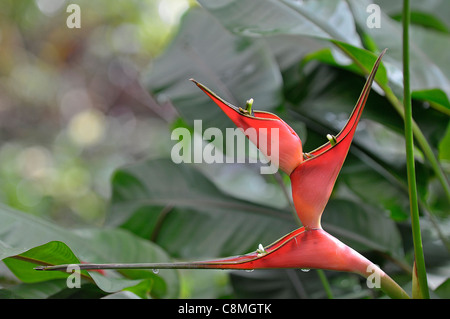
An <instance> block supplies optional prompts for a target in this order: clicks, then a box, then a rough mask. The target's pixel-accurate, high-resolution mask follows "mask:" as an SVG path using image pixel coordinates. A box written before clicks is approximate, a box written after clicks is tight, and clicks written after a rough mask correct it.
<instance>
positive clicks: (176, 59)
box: [142, 7, 282, 128]
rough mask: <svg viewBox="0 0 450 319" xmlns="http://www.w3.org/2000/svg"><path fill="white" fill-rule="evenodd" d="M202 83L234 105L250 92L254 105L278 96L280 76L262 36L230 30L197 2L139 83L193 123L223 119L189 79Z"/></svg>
mask: <svg viewBox="0 0 450 319" xmlns="http://www.w3.org/2000/svg"><path fill="white" fill-rule="evenodd" d="M190 78H194V79H195V80H197V81H199V82H202V83H205V84H207V85H208V87H210V88H211V89H212V90H214V91H215V92H216V93H217V94H219V95H221V96H222V97H224V98H225V99H227V100H228V101H230V102H231V103H233V104H235V105H245V101H247V100H248V99H249V98H254V100H255V106H256V105H257V108H258V109H266V110H267V109H271V108H274V107H276V106H277V105H278V104H279V103H280V102H281V84H282V83H281V76H280V73H279V70H278V67H277V64H276V61H275V60H274V58H273V56H272V55H271V54H270V53H269V52H268V50H267V47H266V43H265V42H264V41H263V40H258V39H250V38H245V37H239V36H235V35H233V34H231V33H230V32H229V31H227V30H226V29H225V28H224V27H223V26H222V25H220V24H219V23H218V22H217V20H216V19H214V17H212V16H211V15H209V14H208V13H207V12H206V11H205V10H203V9H202V8H199V7H195V8H192V9H191V10H189V11H188V12H187V13H186V15H185V16H184V17H183V19H182V21H181V25H180V27H179V32H178V34H177V35H176V37H175V39H174V40H173V41H172V43H171V44H170V46H169V47H168V49H167V50H166V51H165V52H164V54H163V55H162V56H160V57H159V58H158V59H157V60H156V61H154V63H152V65H151V66H150V68H149V69H148V70H146V71H145V72H144V74H143V79H142V82H143V84H144V86H145V87H146V88H147V89H149V90H150V91H151V92H152V93H154V94H155V95H156V96H157V97H158V98H159V99H169V100H170V101H171V102H172V103H173V104H174V105H175V106H176V107H177V110H178V111H179V113H180V115H181V116H182V118H183V119H184V120H185V121H187V122H188V124H190V125H192V121H193V120H196V119H199V115H200V114H201V118H202V120H203V121H204V124H205V126H206V125H208V126H214V127H219V128H222V127H223V125H224V123H228V120H227V117H226V116H225V115H223V114H222V112H221V111H220V109H218V108H217V107H215V106H213V105H212V104H211V103H210V100H209V99H208V97H207V96H205V95H204V94H199V90H198V89H197V88H196V87H195V86H194V85H193V84H192V83H191V82H190V81H189V79H190Z"/></svg>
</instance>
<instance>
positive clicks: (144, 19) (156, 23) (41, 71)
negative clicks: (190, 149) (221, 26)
mask: <svg viewBox="0 0 450 319" xmlns="http://www.w3.org/2000/svg"><path fill="white" fill-rule="evenodd" d="M70 3H71V2H69V1H66V0H2V3H1V5H0V48H1V49H0V202H3V203H5V204H7V205H9V206H12V207H15V208H18V209H20V210H22V211H26V212H29V213H33V214H36V215H41V216H46V217H48V218H49V219H52V220H55V221H56V222H58V223H60V224H62V225H83V224H101V223H102V221H103V218H104V215H105V201H106V200H107V199H108V198H109V195H110V176H111V173H112V171H113V170H114V169H115V168H117V167H118V166H120V165H122V164H124V163H129V162H130V161H132V160H136V159H140V158H148V157H151V156H152V154H153V155H154V154H160V153H161V152H165V151H166V149H167V147H168V146H167V145H165V143H164V141H165V139H164V138H161V133H162V132H164V133H163V134H164V137H166V136H168V134H167V131H166V130H167V128H166V121H165V119H164V116H165V115H164V114H162V113H158V111H157V112H156V113H155V112H154V110H155V108H158V106H157V105H156V104H155V101H153V100H152V99H151V97H150V96H149V95H148V94H147V93H146V91H145V90H143V89H142V88H141V86H140V85H139V83H138V82H137V77H138V72H139V70H140V69H141V68H142V67H143V66H147V65H148V64H149V62H150V63H151V61H152V60H153V59H154V57H156V56H157V55H158V54H160V53H161V51H162V50H163V49H164V47H165V46H166V44H167V43H168V42H169V41H170V39H171V37H172V36H173V35H174V32H175V31H176V29H177V26H178V22H179V18H180V16H181V15H182V14H183V12H184V11H185V10H186V9H187V8H188V7H189V6H190V1H189V0H152V1H141V0H133V1H116V2H114V5H111V2H110V1H106V0H99V1H77V2H76V3H77V4H78V5H79V7H80V8H81V28H69V27H68V26H67V24H66V21H67V19H68V18H69V16H70V15H71V14H72V13H73V12H72V11H69V12H67V7H68V5H69V4H70ZM166 116H167V115H166ZM166 119H167V117H166Z"/></svg>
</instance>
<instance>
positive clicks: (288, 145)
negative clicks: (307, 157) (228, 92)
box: [191, 79, 303, 174]
mask: <svg viewBox="0 0 450 319" xmlns="http://www.w3.org/2000/svg"><path fill="white" fill-rule="evenodd" d="M191 81H193V82H194V83H195V84H197V86H198V87H199V88H200V89H202V90H203V91H204V92H205V93H206V94H207V95H208V96H209V97H210V98H211V99H212V100H213V101H214V102H215V103H216V104H217V105H218V106H219V107H220V108H221V109H222V111H224V112H225V114H226V115H227V116H228V117H229V118H230V119H231V120H232V121H233V122H234V124H235V125H236V126H237V127H239V128H240V129H242V131H243V132H244V134H246V136H247V137H248V138H249V140H250V141H252V143H253V144H255V145H256V146H257V147H258V148H259V150H260V151H261V152H262V153H263V154H264V155H265V156H266V157H267V158H268V159H269V160H270V161H272V163H275V164H276V165H277V166H278V167H279V168H280V169H281V170H282V171H283V172H285V173H287V174H290V173H291V172H292V171H293V170H294V169H295V168H296V167H297V165H298V164H299V163H300V162H301V161H302V160H303V155H302V154H303V152H302V142H301V141H300V138H299V137H298V135H297V133H295V131H294V130H293V129H292V128H291V127H290V126H289V125H288V124H286V122H284V121H283V120H282V119H280V118H279V117H278V116H276V115H275V114H272V113H270V112H265V111H253V110H252V106H253V99H250V100H249V101H247V105H246V107H245V108H241V107H237V106H234V105H232V104H231V103H229V102H227V101H225V100H223V99H222V98H220V97H219V96H217V95H216V94H215V93H214V92H212V91H211V90H210V89H208V88H207V87H206V86H204V85H203V84H201V83H199V82H197V81H195V80H193V79H191ZM252 129H253V130H252Z"/></svg>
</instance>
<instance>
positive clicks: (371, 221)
mask: <svg viewBox="0 0 450 319" xmlns="http://www.w3.org/2000/svg"><path fill="white" fill-rule="evenodd" d="M228 165H230V169H231V167H232V164H228ZM259 182H261V181H259ZM259 187H261V185H259ZM259 196H264V194H263V193H261V194H260V195H259ZM275 206H276V205H271V206H269V205H267V204H264V203H262V202H255V201H248V200H244V199H242V198H237V197H235V196H233V195H231V193H226V192H224V191H222V190H220V189H219V188H217V187H216V186H215V185H214V184H213V183H212V181H211V180H210V179H209V178H208V177H207V176H205V175H204V174H203V173H202V172H201V171H200V170H199V169H197V168H196V167H195V166H194V165H192V164H184V165H181V164H178V165H177V164H174V163H173V162H171V161H170V160H169V159H167V160H165V159H160V160H150V161H146V162H142V163H139V164H135V165H130V166H127V167H124V168H122V169H120V170H119V171H117V172H116V174H115V176H114V178H113V199H112V207H111V214H110V220H109V222H110V223H111V224H112V225H122V227H124V228H127V229H129V230H130V231H133V232H135V233H137V234H139V235H140V236H143V237H146V238H152V239H153V240H155V241H156V243H157V244H158V245H160V246H162V247H164V248H165V249H166V250H167V251H169V252H170V253H171V254H173V255H175V256H179V257H182V258H188V259H198V258H200V257H214V256H226V255H235V254H241V253H245V252H249V251H252V250H254V249H255V248H256V247H257V245H258V243H263V244H269V243H271V242H273V241H274V240H276V239H278V238H280V237H282V236H283V235H285V234H286V233H287V232H288V231H290V230H292V229H294V228H296V227H297V225H296V224H295V222H294V219H293V217H292V214H291V213H290V212H289V211H288V210H286V209H282V208H275ZM327 211H330V213H329V214H330V216H329V217H328V218H327V219H325V218H324V220H326V225H327V226H328V227H329V228H330V230H332V233H333V234H335V235H336V236H337V237H338V238H342V239H346V238H347V239H349V240H350V241H351V242H352V243H354V244H357V245H358V248H359V249H364V250H377V251H383V252H386V253H389V254H392V255H396V256H401V255H402V252H401V241H400V240H399V236H398V234H397V231H396V229H395V223H394V222H393V221H392V220H390V219H389V218H386V217H385V216H383V215H375V216H374V215H373V214H374V213H373V210H372V209H370V208H363V207H359V204H356V203H354V202H348V203H347V204H344V203H342V202H340V201H336V202H335V201H331V202H330V203H329V207H328V206H327ZM339 211H342V214H341V215H339V214H338V212H339ZM325 214H327V212H325ZM334 216H340V217H338V218H335V217H334ZM364 221H366V222H367V224H364ZM380 229H383V230H388V231H389V236H385V234H384V233H382V232H380Z"/></svg>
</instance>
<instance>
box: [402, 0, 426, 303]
mask: <svg viewBox="0 0 450 319" xmlns="http://www.w3.org/2000/svg"><path fill="white" fill-rule="evenodd" d="M402 20H403V22H402V23H403V104H404V109H405V141H406V164H407V173H408V189H409V202H410V210H411V227H412V233H413V242H414V255H415V262H416V266H417V276H418V282H419V287H420V291H421V295H422V297H423V298H427V299H428V298H430V296H429V292H428V284H427V273H426V269H425V259H424V255H423V247H422V236H421V231H420V223H419V205H418V200H417V186H416V174H415V165H414V138H413V129H412V104H411V91H410V73H409V22H410V8H409V0H404V1H403V19H402Z"/></svg>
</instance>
